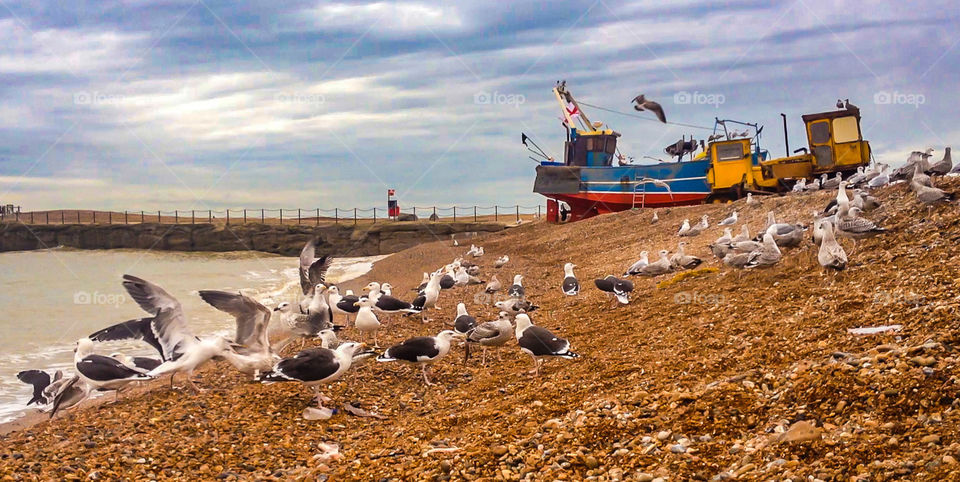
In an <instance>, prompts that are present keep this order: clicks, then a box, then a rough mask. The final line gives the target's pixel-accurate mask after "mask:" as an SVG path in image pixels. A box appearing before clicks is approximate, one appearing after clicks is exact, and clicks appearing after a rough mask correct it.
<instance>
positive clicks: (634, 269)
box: [623, 251, 650, 276]
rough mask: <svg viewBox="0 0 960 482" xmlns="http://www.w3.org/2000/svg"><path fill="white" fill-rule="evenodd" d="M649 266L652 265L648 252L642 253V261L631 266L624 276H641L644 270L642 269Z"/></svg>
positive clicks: (639, 260)
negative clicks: (641, 271)
mask: <svg viewBox="0 0 960 482" xmlns="http://www.w3.org/2000/svg"><path fill="white" fill-rule="evenodd" d="M648 264H650V261H649V260H648V259H647V252H646V251H640V259H638V260H637V261H635V262H634V263H633V264H632V265H630V267H629V268H627V271H626V272H625V273H623V275H624V276H635V275H638V274H640V270H642V269H643V268H644V267H646V266H647V265H648Z"/></svg>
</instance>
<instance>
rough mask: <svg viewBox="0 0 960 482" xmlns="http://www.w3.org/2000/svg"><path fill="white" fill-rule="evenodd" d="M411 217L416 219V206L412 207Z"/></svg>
mask: <svg viewBox="0 0 960 482" xmlns="http://www.w3.org/2000/svg"><path fill="white" fill-rule="evenodd" d="M413 219H417V207H416V206H414V207H413Z"/></svg>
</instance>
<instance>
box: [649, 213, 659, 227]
mask: <svg viewBox="0 0 960 482" xmlns="http://www.w3.org/2000/svg"><path fill="white" fill-rule="evenodd" d="M659 221H660V216H657V211H656V210H654V211H653V216H652V217H651V218H650V224H657V222H659Z"/></svg>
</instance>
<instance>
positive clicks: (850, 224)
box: [836, 207, 886, 239]
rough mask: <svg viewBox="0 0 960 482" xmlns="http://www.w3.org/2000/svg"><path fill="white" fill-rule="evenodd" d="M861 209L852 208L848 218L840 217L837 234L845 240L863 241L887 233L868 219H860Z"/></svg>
mask: <svg viewBox="0 0 960 482" xmlns="http://www.w3.org/2000/svg"><path fill="white" fill-rule="evenodd" d="M860 214H861V210H860V208H857V207H853V208H850V210H849V212H848V215H847V216H842V215H841V216H840V220H839V221H838V222H837V226H836V233H837V234H838V235H840V236H842V237H844V238H852V239H862V238H868V237H872V236H876V235H878V234H880V233H883V232H885V231H886V229H884V228H881V227H880V226H877V225H876V224H874V223H873V221H871V220H869V219H867V218H861V217H860Z"/></svg>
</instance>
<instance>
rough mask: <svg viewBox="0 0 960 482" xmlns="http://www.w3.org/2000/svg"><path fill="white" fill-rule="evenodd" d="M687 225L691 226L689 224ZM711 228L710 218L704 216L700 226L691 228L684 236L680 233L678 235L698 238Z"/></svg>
mask: <svg viewBox="0 0 960 482" xmlns="http://www.w3.org/2000/svg"><path fill="white" fill-rule="evenodd" d="M684 221H686V220H684ZM687 224H688V225H689V223H687ZM709 227H710V222H709V218H708V216H707V215H706V214H704V215H703V217H702V218H701V219H700V224H695V225H693V226H690V228H689V229H688V230H687V232H685V233H683V234H679V233H678V234H679V235H680V236H686V237H693V236H698V235H699V234H700V233H701V232H703V230H704V229H707V228H709Z"/></svg>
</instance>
